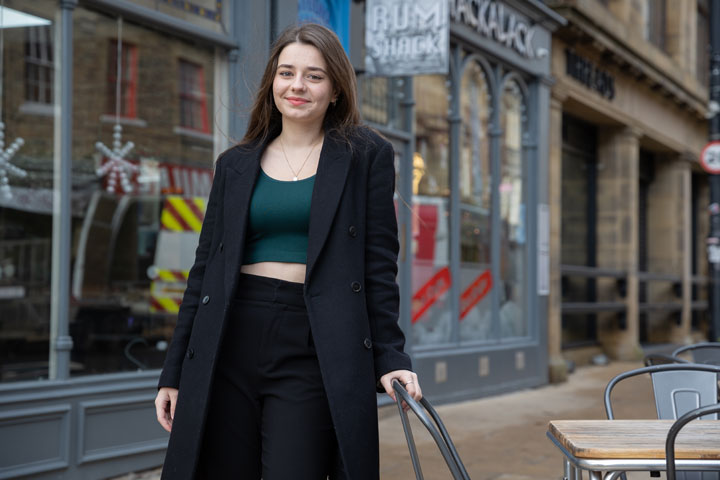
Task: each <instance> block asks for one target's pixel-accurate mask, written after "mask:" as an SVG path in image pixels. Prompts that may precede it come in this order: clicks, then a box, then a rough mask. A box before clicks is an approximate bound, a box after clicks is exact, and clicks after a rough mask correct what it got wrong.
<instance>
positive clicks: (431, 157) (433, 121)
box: [411, 75, 452, 345]
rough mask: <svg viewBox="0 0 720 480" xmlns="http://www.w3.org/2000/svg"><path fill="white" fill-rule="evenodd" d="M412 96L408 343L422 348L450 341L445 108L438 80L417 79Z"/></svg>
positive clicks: (445, 92)
mask: <svg viewBox="0 0 720 480" xmlns="http://www.w3.org/2000/svg"><path fill="white" fill-rule="evenodd" d="M414 90H415V93H414V97H415V101H416V103H417V104H416V115H415V120H416V129H415V131H416V152H415V155H414V157H413V202H412V205H413V218H412V224H413V264H412V291H413V298H412V317H411V318H412V340H413V342H412V343H413V344H414V345H428V344H438V343H447V342H449V341H450V335H451V310H450V301H449V300H450V284H451V281H452V280H451V274H450V268H449V247H450V244H449V241H450V238H449V219H450V200H449V199H450V187H449V174H450V158H449V148H448V145H449V132H448V108H449V105H448V89H447V85H446V79H445V77H444V76H439V75H425V76H417V77H415V80H414Z"/></svg>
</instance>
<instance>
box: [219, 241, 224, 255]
mask: <svg viewBox="0 0 720 480" xmlns="http://www.w3.org/2000/svg"><path fill="white" fill-rule="evenodd" d="M219 248H220V253H222V251H223V248H225V245H223V243H222V242H220V247H219Z"/></svg>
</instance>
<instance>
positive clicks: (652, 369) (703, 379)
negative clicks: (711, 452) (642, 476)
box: [605, 363, 720, 480]
mask: <svg viewBox="0 0 720 480" xmlns="http://www.w3.org/2000/svg"><path fill="white" fill-rule="evenodd" d="M638 375H650V378H651V380H652V387H653V394H654V395H655V408H656V409H657V415H658V418H659V419H667V420H673V419H677V418H679V417H681V416H682V415H684V414H686V413H687V412H690V411H693V410H694V409H696V408H698V407H702V406H707V405H714V404H716V403H718V375H720V366H716V365H703V364H698V363H676V364H666V365H652V366H649V367H642V368H637V369H635V370H630V371H628V372H623V373H621V374H619V375H617V376H615V377H614V378H613V379H612V380H610V382H609V383H608V385H607V387H605V413H606V414H607V417H608V418H609V419H613V418H615V417H614V415H613V409H612V403H611V394H612V390H613V388H614V387H615V385H617V384H618V383H619V382H621V381H623V380H625V379H627V378H631V377H637V376H638ZM704 419H707V420H713V419H715V420H716V419H717V413H712V414H709V415H707V416H706V417H704ZM677 478H678V479H679V480H720V475H718V474H717V472H678V473H677Z"/></svg>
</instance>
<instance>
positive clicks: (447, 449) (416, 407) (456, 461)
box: [393, 380, 470, 480]
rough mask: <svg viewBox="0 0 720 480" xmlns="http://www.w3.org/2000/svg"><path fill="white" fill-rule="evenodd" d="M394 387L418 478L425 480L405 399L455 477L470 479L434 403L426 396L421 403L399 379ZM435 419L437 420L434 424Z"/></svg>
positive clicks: (461, 479) (458, 479)
mask: <svg viewBox="0 0 720 480" xmlns="http://www.w3.org/2000/svg"><path fill="white" fill-rule="evenodd" d="M393 389H394V390H395V400H396V402H397V406H398V410H399V411H400V420H401V421H402V425H403V430H404V431H405V439H406V440H407V444H408V449H409V450H410V458H411V460H412V464H413V469H414V470H415V477H416V478H417V480H423V479H424V477H423V474H422V469H421V468H420V460H419V459H418V454H417V448H416V447H415V440H414V439H413V434H412V428H411V427H410V422H409V420H408V416H407V412H406V411H405V410H403V407H402V402H403V401H404V402H405V403H406V404H407V405H408V406H409V407H410V410H412V411H413V413H415V415H417V417H418V419H419V420H420V422H421V423H422V424H423V425H424V426H425V428H427V430H428V432H430V435H431V436H432V438H433V440H435V443H436V444H437V446H438V448H440V453H442V456H443V458H444V459H445V463H447V466H448V468H449V469H450V472H451V473H452V476H453V479H454V480H470V476H469V475H468V473H467V470H465V465H463V463H462V460H460V456H459V455H458V453H457V450H456V449H455V445H454V444H453V442H452V440H451V439H450V434H448V432H447V430H446V429H445V425H444V424H443V422H442V420H440V415H438V413H437V412H436V411H435V409H434V408H433V407H432V405H430V402H428V401H427V400H426V399H425V398H422V399H421V400H420V403H418V402H416V401H415V400H414V399H413V398H412V397H411V396H410V394H409V393H408V392H407V390H405V387H403V386H402V385H401V384H400V382H398V381H397V380H393ZM426 411H427V413H429V414H430V417H432V421H431V420H430V418H429V417H428V415H427V413H425V412H426ZM433 421H434V422H435V423H434V424H433ZM436 425H437V426H436Z"/></svg>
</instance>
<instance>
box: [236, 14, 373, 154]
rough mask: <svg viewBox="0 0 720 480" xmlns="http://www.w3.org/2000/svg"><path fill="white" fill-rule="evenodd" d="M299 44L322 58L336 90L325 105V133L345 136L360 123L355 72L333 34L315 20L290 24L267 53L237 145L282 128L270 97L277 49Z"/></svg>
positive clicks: (275, 68) (264, 136)
mask: <svg viewBox="0 0 720 480" xmlns="http://www.w3.org/2000/svg"><path fill="white" fill-rule="evenodd" d="M296 42H297V43H302V44H305V45H312V46H313V47H315V48H317V49H318V50H319V51H320V53H321V54H322V56H323V58H324V59H325V64H326V66H327V73H328V76H329V77H330V80H331V81H332V85H333V88H334V90H335V92H336V93H337V100H336V102H335V104H334V105H333V104H330V105H329V106H328V109H327V112H326V113H325V119H324V121H323V128H324V129H325V132H326V133H328V132H329V131H330V130H335V131H337V132H338V133H339V134H340V135H341V136H343V137H346V138H347V137H348V135H349V134H350V131H351V129H352V128H353V127H355V126H358V125H360V123H361V122H360V112H359V110H358V104H357V93H356V92H357V81H356V79H355V71H354V70H353V67H352V65H351V64H350V60H349V59H348V57H347V55H346V54H345V50H343V47H342V44H341V43H340V40H339V39H338V37H337V35H335V33H334V32H333V31H332V30H330V29H328V28H326V27H323V26H322V25H318V24H316V23H305V24H302V25H297V26H290V27H288V28H286V29H285V30H283V32H282V33H281V34H280V36H279V37H278V39H277V40H276V41H275V43H274V44H273V47H272V51H271V52H270V59H269V60H268V63H267V66H266V67H265V73H263V76H262V80H261V81H260V88H259V89H258V92H257V96H256V97H255V102H254V104H253V107H252V110H251V112H250V121H249V122H248V128H247V131H246V132H245V136H244V137H243V139H242V141H241V142H240V145H245V144H249V143H252V142H254V141H256V140H260V141H264V140H265V139H266V138H267V136H268V134H269V132H270V131H276V132H279V131H280V129H281V128H282V120H281V115H280V111H279V110H278V109H277V107H276V106H275V101H274V100H273V79H274V78H275V71H276V70H277V65H278V57H280V52H282V51H283V49H284V48H285V47H286V46H288V45H289V44H291V43H296Z"/></svg>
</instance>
